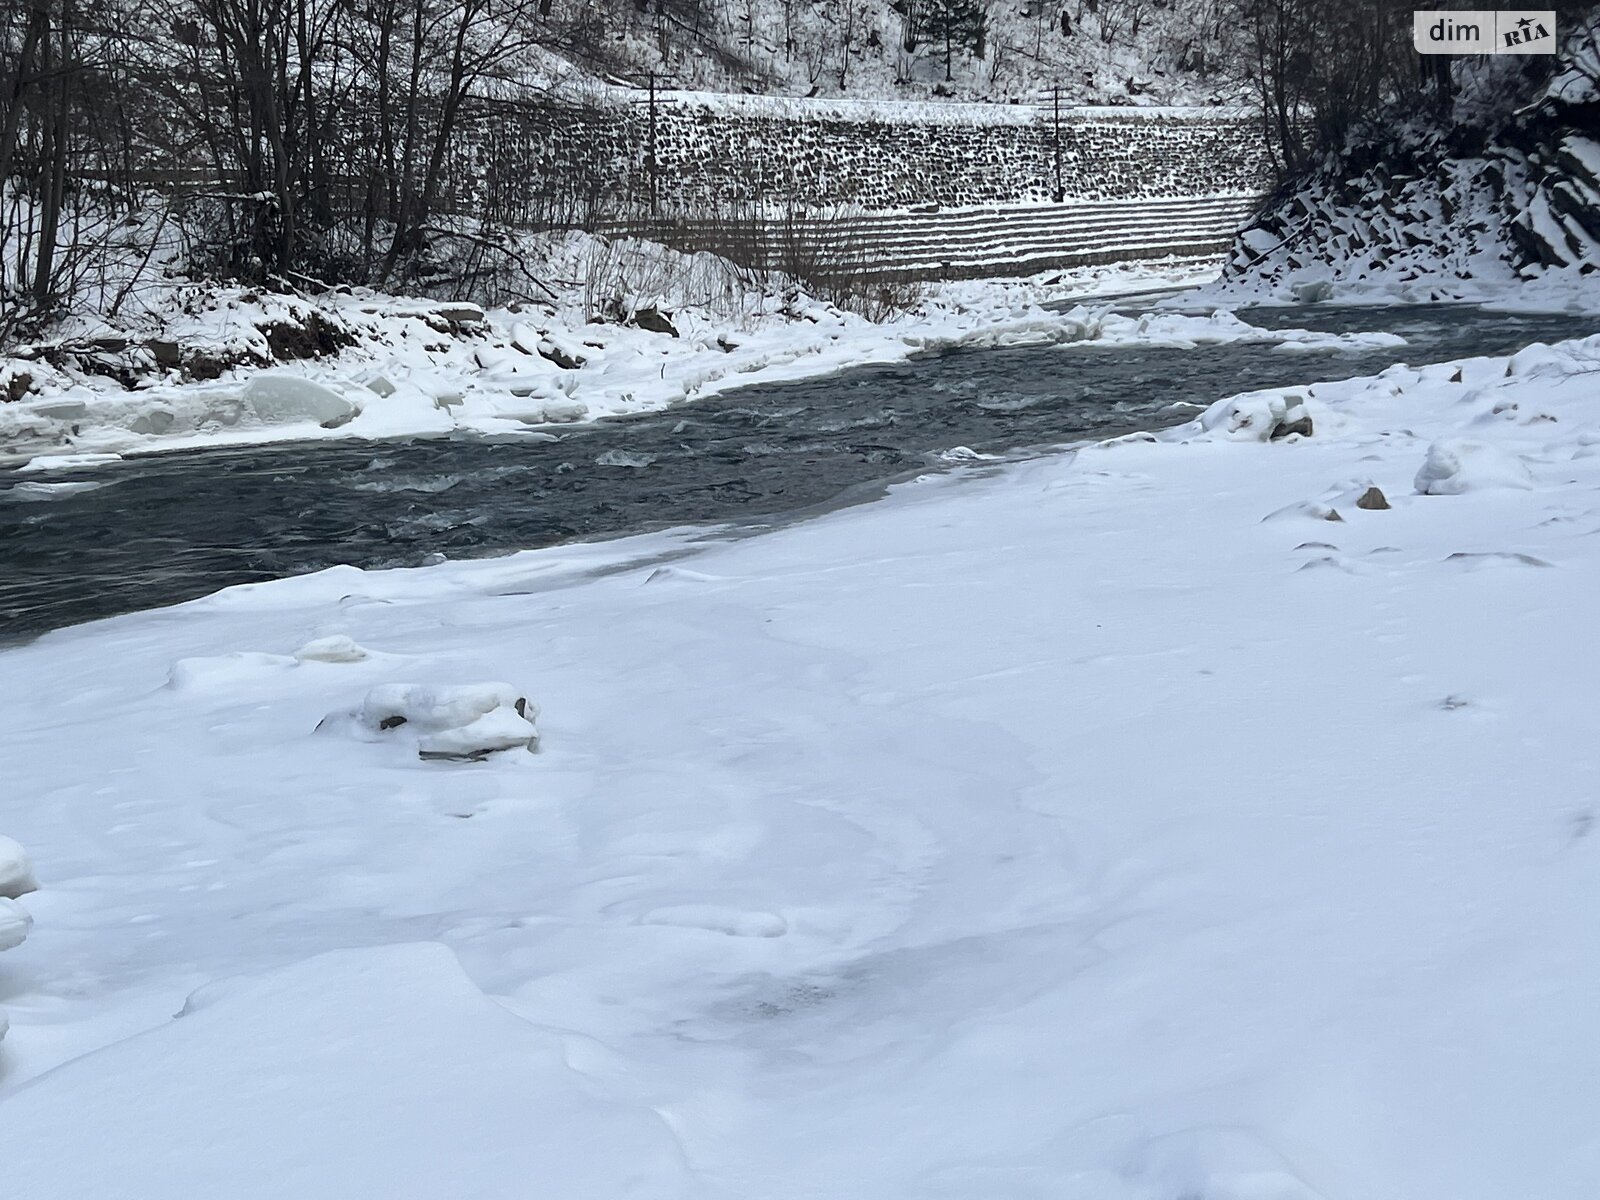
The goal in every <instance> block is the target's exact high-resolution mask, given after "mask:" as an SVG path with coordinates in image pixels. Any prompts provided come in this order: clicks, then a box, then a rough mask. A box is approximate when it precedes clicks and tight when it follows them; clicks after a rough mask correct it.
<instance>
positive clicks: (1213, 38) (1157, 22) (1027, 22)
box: [547, 0, 1239, 105]
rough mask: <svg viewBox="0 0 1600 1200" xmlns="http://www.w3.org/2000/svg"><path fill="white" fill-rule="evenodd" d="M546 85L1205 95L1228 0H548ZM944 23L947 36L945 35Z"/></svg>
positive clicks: (1168, 97)
mask: <svg viewBox="0 0 1600 1200" xmlns="http://www.w3.org/2000/svg"><path fill="white" fill-rule="evenodd" d="M547 25H548V27H549V28H551V29H553V30H559V31H560V32H559V36H557V37H554V38H552V44H553V45H555V46H557V47H558V48H565V49H566V51H567V56H566V57H565V58H562V57H560V56H559V55H557V56H553V57H552V59H551V60H550V67H549V74H550V77H551V81H552V82H553V83H554V82H556V81H560V82H559V84H558V86H557V90H558V92H559V91H564V90H570V89H571V88H572V87H574V86H576V85H577V84H578V83H579V81H580V80H581V79H583V78H584V77H591V78H593V77H601V78H616V79H619V80H622V81H625V82H632V83H635V84H637V83H642V82H643V81H644V75H645V73H646V72H654V73H656V74H657V75H658V76H659V77H660V78H661V79H663V80H664V81H665V86H669V87H675V88H680V89H690V90H707V91H723V92H756V93H761V94H770V95H788V96H850V97H860V98H890V99H900V100H914V99H924V98H927V97H929V96H954V97H959V98H963V99H974V100H990V101H995V102H1006V101H1010V100H1022V101H1030V100H1037V99H1038V98H1039V97H1040V94H1041V93H1042V92H1043V91H1045V90H1047V89H1049V88H1051V87H1060V88H1061V89H1062V94H1063V97H1064V101H1065V102H1068V103H1079V104H1138V105H1143V104H1207V103H1220V102H1222V101H1224V100H1225V99H1234V98H1237V96H1238V94H1239V93H1238V88H1237V84H1236V82H1233V81H1230V79H1229V78H1228V75H1227V72H1226V71H1225V70H1224V67H1225V65H1226V63H1227V62H1228V61H1229V60H1230V58H1231V56H1232V54H1233V46H1232V42H1233V37H1234V34H1233V24H1232V22H1231V21H1230V20H1229V16H1228V5H1227V4H1226V3H1225V2H1224V0H738V2H737V3H728V4H716V3H696V2H695V0H610V2H608V3H604V4H599V5H597V4H595V3H593V2H592V0H554V4H553V6H552V8H551V13H550V16H549V17H548V18H547ZM947 26H948V27H949V28H950V29H951V30H952V31H953V37H952V39H951V42H950V45H948V46H947V44H946V40H945V39H944V37H943V36H942V33H943V32H944V30H945V28H946V27H947Z"/></svg>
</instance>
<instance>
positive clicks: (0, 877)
mask: <svg viewBox="0 0 1600 1200" xmlns="http://www.w3.org/2000/svg"><path fill="white" fill-rule="evenodd" d="M38 890H39V881H38V880H37V879H35V878H34V875H33V863H31V862H30V861H28V855H27V852H26V851H24V850H23V848H22V847H21V846H19V845H18V844H17V843H16V842H14V841H12V840H11V839H10V838H8V837H0V896H3V897H5V898H6V899H7V900H15V899H17V898H18V897H19V896H26V895H27V894H28V893H29V892H36V891H38Z"/></svg>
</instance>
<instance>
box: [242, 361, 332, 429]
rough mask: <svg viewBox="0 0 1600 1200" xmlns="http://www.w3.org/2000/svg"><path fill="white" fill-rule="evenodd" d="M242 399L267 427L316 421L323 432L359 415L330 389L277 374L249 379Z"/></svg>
mask: <svg viewBox="0 0 1600 1200" xmlns="http://www.w3.org/2000/svg"><path fill="white" fill-rule="evenodd" d="M243 396H244V402H245V404H246V405H247V406H248V407H249V409H250V411H251V412H252V413H254V414H255V416H256V419H257V420H259V421H261V422H262V423H263V424H266V425H282V424H286V423H288V422H290V421H315V422H316V423H317V424H318V425H321V426H322V427H323V428H324V429H334V428H337V427H338V426H340V425H343V424H344V423H345V422H346V421H349V420H350V419H351V418H352V417H354V416H355V415H356V414H357V413H358V412H360V411H361V409H360V408H359V407H358V406H357V405H355V404H353V403H351V402H350V401H349V400H346V399H345V398H344V397H343V396H341V395H340V394H339V393H338V392H336V391H334V390H333V389H332V388H326V387H323V386H322V385H321V384H320V383H312V382H311V381H310V380H309V379H301V378H300V377H299V376H297V375H284V374H280V373H277V372H266V373H263V374H261V375H256V376H254V377H252V378H251V380H250V382H249V383H247V384H245V385H244V393H243Z"/></svg>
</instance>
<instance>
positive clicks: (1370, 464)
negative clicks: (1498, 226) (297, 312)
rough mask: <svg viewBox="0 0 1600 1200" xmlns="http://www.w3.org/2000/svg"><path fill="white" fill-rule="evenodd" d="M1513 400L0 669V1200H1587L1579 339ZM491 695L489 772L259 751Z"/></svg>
mask: <svg viewBox="0 0 1600 1200" xmlns="http://www.w3.org/2000/svg"><path fill="white" fill-rule="evenodd" d="M1528 361H1529V362H1530V364H1532V363H1536V364H1537V369H1531V368H1530V369H1528V370H1518V371H1510V370H1508V368H1509V366H1510V362H1509V360H1507V359H1504V358H1497V359H1469V360H1466V361H1464V362H1461V363H1459V364H1453V365H1445V366H1440V367H1426V368H1421V369H1412V368H1406V367H1401V368H1395V369H1391V370H1389V371H1386V372H1384V374H1383V375H1381V376H1378V377H1374V378H1368V379H1358V380H1349V381H1344V382H1339V383H1318V384H1315V385H1313V386H1308V387H1306V388H1303V389H1299V390H1300V391H1302V392H1303V393H1304V403H1305V407H1306V408H1307V411H1308V413H1309V414H1310V415H1311V416H1312V417H1313V419H1314V424H1315V429H1314V432H1313V434H1312V435H1311V436H1310V437H1303V436H1302V437H1292V438H1285V439H1280V440H1278V441H1266V442H1263V441H1259V440H1254V439H1252V440H1244V441H1241V440H1234V439H1233V438H1232V437H1230V436H1228V434H1229V430H1228V429H1227V427H1226V423H1224V424H1223V426H1221V427H1218V425H1217V423H1216V422H1215V421H1213V422H1212V425H1211V427H1210V428H1208V427H1207V424H1206V422H1205V420H1203V419H1197V420H1195V421H1193V422H1191V423H1190V424H1188V425H1185V426H1182V427H1180V428H1177V429H1172V430H1165V431H1162V432H1161V433H1159V434H1156V435H1146V436H1143V437H1129V438H1119V439H1114V440H1111V441H1107V442H1103V443H1099V444H1096V445H1086V446H1082V447H1079V448H1077V449H1076V450H1075V451H1073V452H1071V453H1057V454H1051V455H1046V456H1042V457H1039V458H1035V459H1030V460H1027V461H1021V462H1009V463H1004V464H994V463H981V464H978V465H976V466H974V467H973V468H972V469H970V470H957V471H954V472H949V473H941V474H937V475H929V476H925V477H923V478H920V479H917V480H914V481H910V482H907V483H904V484H902V485H899V486H897V487H895V488H894V489H892V491H891V492H890V494H889V495H888V497H887V498H885V499H883V500H881V501H876V502H874V503H872V504H869V505H862V506H857V507H853V508H847V509H842V510H839V511H836V512H833V513H831V514H829V515H826V516H823V517H819V518H816V519H813V520H809V521H805V522H800V523H792V524H788V525H785V526H783V527H780V528H775V529H772V530H770V531H768V532H765V533H761V534H757V535H748V534H746V535H744V536H730V535H729V531H724V530H718V529H682V530H675V531H667V532H662V533H656V534H651V535H647V536H642V537H635V538H629V539H625V540H621V541H616V542H608V543H590V544H579V545H570V546H563V547H559V548H553V549H549V550H543V551H537V552H530V553H526V554H520V555H515V556H509V557H505V558H498V559H489V560H479V561H472V562H462V563H446V564H442V565H440V566H436V567H429V568H423V569H418V570H407V571H400V570H395V571H366V572H363V571H359V570H356V569H354V568H348V567H347V568H339V569H336V570H331V571H327V572H322V573H320V574H316V575H310V576H305V577H301V578H295V579H290V580H285V581H280V582H276V583H271V584H262V585H254V586H250V587H244V588H234V589H229V590H227V591H224V592H220V593H218V594H216V595H215V596H212V597H208V598H205V599H202V600H198V601H194V602H191V603H189V604H185V605H182V606H180V607H177V608H173V609H168V610H162V611H156V612H149V613H141V614H133V615H129V616H125V617H119V618H115V619H113V620H109V621H103V622H98V623H95V624H90V625H85V626H80V627H76V628H71V629H66V630H61V631H57V632H55V633H52V634H49V635H46V636H44V637H42V638H40V639H38V640H37V641H35V642H33V643H30V644H27V645H23V646H16V647H11V648H8V649H5V650H0V671H3V673H4V675H5V677H6V679H7V680H8V681H12V686H10V687H8V688H6V689H3V690H0V728H4V729H5V730H6V739H7V766H6V787H5V788H4V789H0V827H4V828H6V829H8V830H10V831H12V832H14V833H15V834H16V835H17V836H19V837H21V838H23V839H24V840H25V841H26V843H27V844H28V845H29V847H30V848H31V849H32V851H33V852H34V855H35V857H36V859H37V861H38V862H39V863H40V867H41V871H43V872H45V873H46V874H47V876H48V879H49V883H50V886H49V888H47V889H46V890H45V891H42V892H40V893H39V894H38V896H37V898H30V901H29V903H30V906H31V907H32V909H33V911H34V914H35V916H36V917H37V918H38V920H39V926H38V928H39V931H40V932H39V934H38V935H37V936H35V937H34V938H33V939H32V940H30V941H29V942H28V943H26V944H25V945H24V946H23V947H21V948H20V949H17V950H13V951H10V952H8V953H7V954H6V955H5V956H4V965H3V966H0V988H3V990H0V995H3V996H4V997H5V1003H6V1006H7V1008H8V1009H9V1010H10V1013H11V1017H12V1023H13V1024H12V1031H11V1035H10V1037H9V1039H8V1040H7V1042H6V1043H5V1050H4V1054H5V1058H4V1059H3V1060H0V1161H3V1162H4V1163H5V1164H6V1168H5V1170H6V1182H7V1185H8V1191H15V1192H16V1194H18V1195H26V1196H28V1197H29V1198H30V1200H35V1198H37V1200H55V1198H57V1197H60V1198H63V1200H66V1198H72V1200H77V1198H79V1197H82V1196H103V1197H108V1198H118V1200H152V1198H154V1197H157V1196H160V1197H166V1196H210V1195H228V1196H238V1197H244V1198H248V1197H250V1196H254V1195H264V1194H266V1191H267V1189H268V1188H270V1189H271V1191H272V1194H274V1195H285V1194H292V1195H296V1196H304V1197H307V1198H308V1200H316V1198H318V1197H322V1196H330V1197H331V1196H348V1195H352V1194H372V1195H383V1196H387V1197H394V1198H395V1200H411V1198H415V1200H424V1198H430V1200H431V1198H432V1197H437V1196H441V1195H452V1196H454V1195H472V1196H481V1197H493V1198H495V1200H500V1198H505V1200H512V1198H519V1197H525V1196H527V1195H529V1193H530V1189H532V1190H533V1191H538V1192H541V1193H543V1192H549V1193H550V1194H552V1195H563V1196H585V1197H597V1198H599V1197H620V1196H630V1195H631V1196H641V1197H643V1196H649V1197H658V1196H659V1197H670V1196H693V1197H696V1198H699V1200H744V1198H747V1197H752V1196H760V1197H763V1198H765V1200H801V1198H802V1197H804V1198H816V1197H841V1196H871V1197H875V1198H880V1200H925V1198H933V1197H947V1198H950V1200H972V1198H974V1197H984V1198H989V1197H993V1198H996V1200H999V1198H1007V1200H1012V1198H1015V1200H1022V1198H1025V1197H1026V1198H1029V1200H1033V1198H1042V1197H1052V1198H1064V1200H1175V1198H1177V1197H1206V1198H1208V1200H1264V1198H1269V1197H1270V1198H1271V1200H1355V1198H1367V1197H1370V1198H1388V1197H1403V1198H1404V1200H1506V1198H1507V1197H1510V1196H1519V1197H1520V1196H1526V1197H1538V1198H1539V1200H1590V1198H1591V1197H1592V1195H1593V1185H1594V1180H1595V1179H1596V1178H1600V1142H1597V1141H1596V1140H1595V1138H1594V1130H1595V1129H1596V1128H1597V1126H1600V1094H1597V1092H1596V1090H1595V1088H1594V1086H1593V1081H1594V1079H1595V1078H1596V1075H1597V1072H1600V1041H1597V1039H1595V1038H1594V1036H1593V1024H1594V996H1595V993H1596V988H1597V986H1600V968H1597V966H1596V964H1597V963H1600V929H1597V926H1596V924H1595V922H1594V920H1593V913H1594V912H1595V911H1596V908H1597V905H1600V839H1597V838H1596V836H1595V833H1594V829H1595V824H1596V818H1597V811H1596V806H1597V801H1596V798H1595V788H1594V781H1595V778H1596V772H1597V770H1600V757H1597V755H1596V753H1595V750H1594V736H1593V732H1594V731H1593V723H1594V708H1593V704H1592V702H1591V697H1592V693H1593V683H1594V680H1595V679H1596V678H1597V676H1600V643H1597V642H1596V639H1595V638H1594V637H1593V636H1592V621H1593V617H1592V613H1593V604H1592V597H1593V596H1594V594H1595V592H1596V588H1597V586H1600V537H1597V536H1596V534H1597V533H1600V456H1597V455H1596V454H1595V453H1594V451H1595V449H1596V448H1597V447H1600V413H1597V412H1596V410H1595V407H1594V394H1595V393H1594V377H1595V375H1594V373H1595V371H1596V370H1597V369H1600V337H1592V338H1589V339H1587V340H1586V341H1583V342H1577V343H1565V344H1561V345H1557V346H1552V347H1547V348H1543V349H1541V350H1540V351H1539V352H1538V354H1537V355H1533V356H1530V358H1529V360H1528ZM1287 396H1288V391H1287V390H1285V391H1284V392H1283V393H1282V398H1283V399H1284V400H1285V413H1286V414H1287V411H1288V405H1287ZM1269 411H1270V402H1269ZM1533 414H1542V417H1540V418H1539V419H1525V418H1530V417H1531V416H1532V415H1533ZM1546 418H1547V419H1546ZM1462 441H1469V442H1472V443H1477V444H1481V445H1483V446H1487V447H1492V448H1493V449H1494V450H1495V451H1496V452H1497V453H1498V454H1499V455H1501V456H1504V458H1505V459H1508V460H1520V461H1521V462H1522V463H1523V464H1525V466H1526V469H1527V471H1528V473H1529V478H1530V480H1531V482H1532V484H1533V486H1531V487H1486V488H1471V489H1469V490H1465V491H1461V492H1458V493H1455V494H1446V495H1432V494H1429V495H1421V494H1418V493H1417V492H1416V491H1415V490H1414V487H1413V480H1414V477H1415V475H1416V473H1417V470H1418V468H1419V466H1421V465H1422V464H1424V463H1425V462H1426V461H1428V459H1429V456H1430V453H1431V451H1430V448H1431V447H1437V446H1441V445H1443V446H1447V447H1454V449H1452V450H1451V453H1452V454H1454V455H1455V457H1456V459H1457V460H1458V461H1459V462H1460V463H1461V464H1462V469H1463V470H1465V471H1466V472H1467V474H1468V476H1469V477H1470V476H1471V474H1472V472H1473V471H1475V470H1477V467H1478V463H1479V462H1482V461H1488V460H1487V459H1483V458H1481V457H1480V456H1475V455H1474V454H1472V453H1466V454H1464V455H1463V453H1462V452H1461V450H1460V443H1461V442H1462ZM1369 486H1376V487H1377V488H1379V489H1380V490H1381V491H1382V492H1383V493H1384V495H1385V496H1386V497H1387V499H1388V503H1389V504H1390V505H1391V507H1390V508H1388V509H1371V508H1362V507H1359V506H1357V505H1356V504H1355V503H1354V501H1353V500H1351V499H1349V497H1350V496H1351V495H1352V494H1358V493H1364V489H1365V488H1367V487H1369ZM1335 510H1336V511H1337V512H1338V514H1339V517H1340V519H1339V520H1337V521H1335V520H1328V519H1324V517H1319V515H1318V514H1319V513H1320V514H1324V515H1325V514H1328V513H1331V512H1333V511H1335ZM1280 513H1281V514H1283V515H1282V516H1280V517H1279V519H1275V520H1267V519H1265V518H1267V517H1269V516H1271V515H1273V514H1280ZM328 638H348V639H350V640H351V641H353V642H354V643H355V644H356V645H358V646H362V647H366V648H368V649H369V655H368V656H367V657H365V658H361V659H358V660H356V661H348V662H331V663H330V662H321V661H316V660H315V659H313V660H311V661H303V660H299V659H296V657H295V652H296V651H297V650H299V649H302V648H304V647H306V646H307V645H308V643H313V642H317V641H321V640H322V639H328ZM233 656H259V657H253V658H250V657H233ZM180 660H192V661H196V662H201V663H211V664H214V666H213V668H212V669H211V670H209V671H205V670H197V669H195V668H194V667H192V666H191V668H190V669H189V673H190V675H191V676H192V677H193V679H194V680H195V682H194V685H193V686H188V687H184V688H170V687H166V686H164V684H165V682H166V681H167V680H168V679H169V677H170V676H171V674H172V671H173V667H174V664H175V663H178V662H179V661H180ZM202 679H208V680H209V681H210V682H207V683H201V682H200V680H202ZM495 679H506V680H516V681H519V684H518V688H517V689H510V688H507V689H501V688H492V689H488V691H487V692H486V693H485V694H486V695H492V696H493V698H495V699H496V700H497V702H498V704H499V708H498V709H497V710H496V711H504V707H505V702H506V700H507V699H508V698H511V697H512V696H521V695H522V694H523V693H522V692H521V691H520V690H519V689H520V687H521V686H524V685H526V686H530V687H531V686H535V685H536V687H537V696H538V699H539V701H540V703H541V705H542V706H543V709H544V711H543V714H542V716H541V718H540V722H541V729H540V734H541V736H540V746H539V753H538V754H528V753H520V752H512V753H504V754H495V755H492V756H490V757H487V758H485V759H483V760H481V761H456V760H429V761H423V760H421V759H419V758H418V757H417V756H416V755H414V754H409V753H395V752H394V751H395V750H396V749H397V746H396V745H394V744H390V743H389V742H388V741H386V740H378V741H371V742H369V741H366V740H363V739H362V738H359V737H345V736H328V735H327V734H326V732H325V733H324V734H321V735H319V734H317V733H315V732H314V731H315V728H316V726H317V724H318V722H319V721H321V720H322V719H323V718H324V717H325V716H326V715H327V714H329V713H346V714H366V715H367V717H369V718H370V716H371V715H373V714H375V713H379V712H388V711H391V709H392V708H393V707H394V706H393V705H386V704H381V703H377V702H373V703H372V704H370V705H369V703H368V698H369V697H371V696H373V695H374V694H377V695H378V696H379V697H380V698H383V697H389V698H399V699H401V700H403V703H404V705H405V706H406V711H407V712H416V713H431V712H435V711H442V710H444V709H445V708H449V707H450V704H449V703H446V702H445V698H444V696H442V695H441V694H439V693H437V692H435V693H434V694H433V696H432V699H431V700H424V698H423V696H422V694H421V693H419V692H415V691H410V690H407V689H405V688H402V689H399V691H398V693H397V694H396V691H395V689H396V685H401V684H405V685H408V686H409V685H416V684H418V683H419V682H421V683H426V684H428V685H429V686H434V687H437V686H443V685H457V684H459V683H460V682H461V681H473V680H495ZM385 688H387V689H390V690H389V691H387V692H378V693H375V692H374V689H385ZM472 711H480V710H479V709H476V708H470V707H469V709H468V710H467V711H466V712H461V713H455V715H454V716H453V717H452V719H460V718H461V717H463V716H470V713H471V712H472ZM107 714H114V719H106V715H107ZM469 724H470V721H469ZM86 731H92V732H91V733H90V734H89V735H87V736H86ZM367 733H368V735H369V736H371V737H373V738H380V739H386V738H391V737H395V736H398V735H403V734H405V733H406V727H405V726H401V727H398V728H395V729H391V730H387V731H377V732H373V731H371V730H370V729H369V730H367ZM45 931H48V936H45ZM418 943H425V945H422V946H419V945H418ZM458 964H459V966H458ZM197 989H203V990H201V991H200V992H199V994H198V995H196V996H195V999H193V1000H192V1001H186V998H187V997H190V996H191V994H194V993H196V990H197ZM485 997H488V998H489V999H485ZM185 1007H187V1012H186V1014H185V1015H184V1016H182V1017H180V1018H178V1019H176V1020H174V1019H172V1017H171V1014H172V1013H174V1012H177V1011H179V1010H180V1009H183V1008H185ZM86 1146H88V1147H93V1148H94V1151H93V1152H92V1153H86V1152H84V1150H83V1148H84V1147H86Z"/></svg>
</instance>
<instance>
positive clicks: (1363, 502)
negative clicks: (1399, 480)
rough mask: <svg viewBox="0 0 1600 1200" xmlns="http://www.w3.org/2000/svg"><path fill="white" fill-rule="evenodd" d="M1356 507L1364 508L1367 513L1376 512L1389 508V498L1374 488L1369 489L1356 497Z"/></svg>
mask: <svg viewBox="0 0 1600 1200" xmlns="http://www.w3.org/2000/svg"><path fill="white" fill-rule="evenodd" d="M1356 507H1357V508H1364V509H1366V510H1367V511H1368V512H1377V511H1380V510H1382V509H1385V508H1388V507H1389V498H1388V497H1387V496H1385V495H1384V494H1383V492H1382V491H1381V490H1380V489H1378V488H1376V487H1369V488H1368V489H1367V490H1366V491H1364V492H1362V493H1361V495H1359V496H1358V497H1356Z"/></svg>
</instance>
